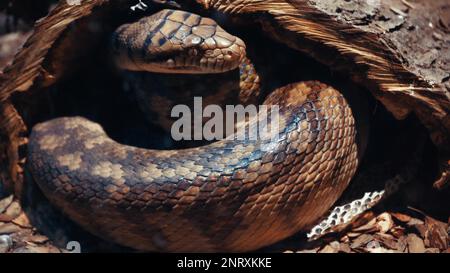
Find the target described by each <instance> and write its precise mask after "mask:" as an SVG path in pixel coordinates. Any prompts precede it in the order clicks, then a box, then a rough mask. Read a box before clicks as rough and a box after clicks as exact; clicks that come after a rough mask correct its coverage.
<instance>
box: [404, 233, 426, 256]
mask: <svg viewBox="0 0 450 273" xmlns="http://www.w3.org/2000/svg"><path fill="white" fill-rule="evenodd" d="M406 242H407V243H408V250H409V253H424V252H425V244H424V243H423V240H422V239H421V238H420V237H419V236H417V235H416V234H414V233H410V234H408V236H407V237H406Z"/></svg>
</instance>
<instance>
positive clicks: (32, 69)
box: [0, 0, 450, 189]
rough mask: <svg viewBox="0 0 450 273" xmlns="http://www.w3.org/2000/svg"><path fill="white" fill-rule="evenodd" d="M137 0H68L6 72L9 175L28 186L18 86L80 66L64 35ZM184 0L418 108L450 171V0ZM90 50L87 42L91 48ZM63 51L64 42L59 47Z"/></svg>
mask: <svg viewBox="0 0 450 273" xmlns="http://www.w3.org/2000/svg"><path fill="white" fill-rule="evenodd" d="M136 2H137V1H131V0H117V1H108V0H92V1H87V2H83V4H82V5H80V6H76V5H75V6H68V5H67V4H66V3H65V1H62V2H61V4H60V5H59V6H58V7H57V8H56V9H54V10H53V11H52V12H51V13H50V14H49V16H48V17H46V18H45V19H44V20H40V21H39V22H38V23H37V24H36V26H35V28H34V34H32V36H31V37H30V39H29V40H28V42H27V43H26V44H25V46H24V49H23V50H22V51H21V52H20V53H19V54H18V55H17V56H16V58H15V62H14V63H13V65H11V66H10V67H9V68H7V69H5V71H4V76H3V79H0V80H1V82H0V160H1V162H2V164H1V165H0V175H1V176H0V179H1V181H2V182H3V183H4V184H6V185H7V187H8V188H10V189H12V188H13V185H16V187H17V189H18V188H20V184H21V181H22V179H23V176H22V167H21V164H23V155H21V154H19V151H21V149H20V147H21V145H24V144H26V141H27V138H26V136H27V133H28V130H29V129H30V128H27V127H26V125H25V123H24V122H23V120H22V118H21V116H20V115H19V114H18V113H17V111H16V109H15V107H14V105H13V104H12V102H11V99H10V98H11V95H12V94H13V93H15V92H29V91H31V90H33V91H36V90H39V89H41V88H44V87H48V86H50V85H52V84H54V83H55V82H57V81H58V80H60V79H62V77H63V76H64V74H65V73H70V69H71V68H70V69H69V67H68V65H67V63H70V62H71V60H73V59H72V58H73V57H74V56H76V52H75V51H74V50H75V49H74V48H70V52H71V54H66V55H64V56H61V54H59V55H58V54H57V53H56V54H55V52H58V50H55V48H59V50H64V44H67V43H61V41H58V39H57V38H58V37H60V35H61V34H62V33H63V32H65V31H71V30H70V29H71V28H69V26H70V25H71V24H72V23H74V22H76V23H78V22H79V20H80V18H84V17H86V16H88V15H90V14H91V13H93V12H94V13H95V12H96V11H98V10H102V12H104V11H105V9H106V8H114V9H115V10H116V11H117V10H120V9H121V10H123V11H126V10H128V7H129V6H131V5H133V4H136ZM181 4H182V5H183V6H184V5H186V7H192V5H194V6H195V7H196V8H198V7H203V8H204V9H206V10H210V11H211V10H218V11H221V12H224V13H229V14H234V15H236V16H238V17H239V16H240V15H241V14H250V16H251V17H250V18H253V19H254V20H256V21H258V22H260V24H261V27H262V28H263V29H264V30H265V32H266V33H267V34H268V35H270V36H272V37H273V38H275V39H278V40H280V41H282V42H284V43H285V44H287V45H289V46H290V47H293V48H295V49H298V50H301V51H303V52H306V53H307V54H309V55H311V56H313V57H314V58H315V59H317V60H318V61H320V62H322V63H325V64H327V65H328V66H329V67H330V68H332V69H334V70H336V71H340V72H343V73H347V74H350V75H351V76H352V78H353V79H354V80H355V81H357V82H359V83H361V84H363V85H365V86H366V87H367V88H368V89H369V90H370V91H372V93H373V95H374V96H375V97H376V98H377V99H378V100H379V101H381V102H382V103H383V104H384V105H385V106H386V108H387V109H388V110H389V111H391V112H392V113H393V115H394V116H395V117H397V118H399V119H402V118H405V117H406V116H407V115H408V114H409V113H412V112H414V113H415V114H416V115H417V116H418V117H419V119H420V120H421V121H422V123H423V124H424V125H425V126H426V127H427V128H428V129H429V131H430V135H431V137H432V139H433V141H434V143H435V144H436V145H437V146H438V147H439V149H440V151H441V156H442V158H443V160H442V163H443V164H442V168H443V169H442V170H443V172H442V177H441V179H440V180H439V183H440V184H439V185H441V186H442V185H444V184H445V183H446V181H447V180H448V177H449V174H448V170H449V161H448V159H449V158H450V157H449V156H448V153H449V150H450V148H449V147H450V115H449V113H450V95H449V94H450V3H449V2H448V0H434V1H429V0H415V1H412V0H409V1H408V2H407V1H404V0H403V1H402V0H354V1H346V0H337V1H329V0H310V1H307V0H264V1H261V0H229V1H217V0H212V1H208V0H197V4H194V3H193V1H186V2H184V1H183V3H181ZM84 50H86V49H85V48H84ZM59 52H61V51H59Z"/></svg>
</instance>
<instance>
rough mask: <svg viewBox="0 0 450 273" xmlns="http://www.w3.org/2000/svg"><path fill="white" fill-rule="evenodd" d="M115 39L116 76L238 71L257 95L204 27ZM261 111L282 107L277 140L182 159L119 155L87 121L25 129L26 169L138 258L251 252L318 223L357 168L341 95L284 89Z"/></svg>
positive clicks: (147, 152)
mask: <svg viewBox="0 0 450 273" xmlns="http://www.w3.org/2000/svg"><path fill="white" fill-rule="evenodd" d="M112 40H113V42H112V48H113V49H112V55H113V57H114V59H115V62H116V64H117V65H118V66H119V67H120V68H121V69H124V70H129V71H149V72H158V73H194V74H197V73H201V74H202V73H223V72H226V71H230V70H234V69H236V68H238V67H241V83H242V84H241V85H240V86H241V92H242V93H243V94H244V95H243V97H246V95H245V94H248V89H249V88H254V85H252V84H248V80H247V76H248V75H244V76H243V74H245V73H246V72H245V71H244V72H243V71H242V70H245V69H242V68H243V67H244V68H245V67H248V66H249V65H250V64H249V61H248V59H247V58H246V57H245V55H246V51H245V44H244V42H243V41H242V40H241V39H239V38H237V37H235V36H232V35H231V34H228V33H227V32H225V31H224V30H223V29H222V28H221V27H220V26H218V25H217V23H216V22H215V21H213V20H212V19H208V18H203V17H200V16H198V15H195V14H192V13H188V12H184V11H175V10H163V11H160V12H158V13H156V14H154V15H151V16H149V17H145V18H142V19H141V20H139V21H138V22H134V23H130V24H125V25H122V26H120V27H119V28H118V29H117V30H116V31H115V32H114V34H113V37H112ZM247 72H248V71H247ZM248 74H251V73H248ZM205 77H206V75H205ZM252 77H253V78H252V82H253V81H254V80H255V76H254V75H253V76H252ZM246 81H247V82H246ZM246 92H247V93H246ZM250 93H252V92H250ZM264 104H265V105H269V106H271V105H278V106H279V113H280V122H279V124H280V127H279V132H278V133H279V138H277V139H258V140H257V141H250V140H248V139H244V140H237V139H233V138H232V137H231V138H230V137H228V138H226V139H224V140H219V141H217V142H214V143H212V144H208V145H205V146H201V147H196V148H189V149H181V150H151V149H143V148H137V147H132V146H126V145H123V144H120V143H118V142H116V141H114V140H112V139H111V138H109V137H108V136H107V135H106V133H105V132H104V131H103V129H102V127H101V126H100V125H98V124H96V123H94V122H92V121H89V120H87V119H85V118H82V117H62V118H57V119H53V120H50V121H46V122H43V123H40V124H37V125H36V126H34V128H33V129H32V132H31V135H30V139H29V144H28V148H29V155H28V161H27V166H28V170H29V171H30V173H31V174H32V177H33V179H34V180H35V181H36V182H37V183H38V185H39V187H40V188H41V189H42V191H43V193H44V194H45V195H46V197H47V198H48V199H49V200H50V201H51V202H52V203H53V204H54V205H55V206H57V207H58V208H60V209H61V210H62V211H63V212H64V213H65V214H67V215H68V216H69V218H71V219H72V220H74V221H75V222H76V223H78V224H79V225H81V226H82V227H83V228H85V229H86V230H88V231H90V232H91V233H93V234H96V235H98V236H100V237H102V238H104V239H106V240H111V241H114V242H116V243H119V244H122V245H125V246H129V247H132V248H135V249H138V250H145V251H173V252H181V251H183V252H184V251H202V252H210V251H232V252H241V251H250V250H255V249H258V248H261V247H264V246H267V245H269V244H272V243H275V242H277V241H280V240H282V239H284V238H286V237H288V236H290V235H293V234H294V233H296V232H298V231H299V230H304V229H305V228H307V227H310V226H311V225H313V224H314V223H316V222H317V220H318V219H319V218H320V217H321V216H322V215H323V214H324V213H325V212H326V211H327V210H328V209H329V208H330V207H331V206H332V205H333V203H334V202H335V201H336V200H337V198H338V197H339V196H340V195H341V194H342V192H343V191H344V189H345V188H346V187H347V185H348V183H349V181H350V179H351V178H352V176H353V175H354V173H355V170H356V168H357V165H358V148H357V144H356V129H355V120H354V117H353V114H352V111H351V109H350V107H349V105H348V104H347V101H346V99H345V98H344V97H343V95H342V94H341V93H340V92H338V91H337V90H335V89H333V88H332V87H330V86H327V85H325V84H322V83H320V82H314V81H313V82H298V83H292V84H289V85H286V86H284V87H281V88H278V89H276V90H274V91H273V92H271V93H270V94H269V95H268V97H267V98H266V99H265V101H264ZM250 126H254V124H252V123H251V124H250Z"/></svg>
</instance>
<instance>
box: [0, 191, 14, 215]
mask: <svg viewBox="0 0 450 273" xmlns="http://www.w3.org/2000/svg"><path fill="white" fill-rule="evenodd" d="M13 198H14V196H13V195H10V196H8V197H6V198H4V199H2V200H0V213H3V212H5V210H6V208H7V207H8V206H9V205H10V204H11V202H12V201H13Z"/></svg>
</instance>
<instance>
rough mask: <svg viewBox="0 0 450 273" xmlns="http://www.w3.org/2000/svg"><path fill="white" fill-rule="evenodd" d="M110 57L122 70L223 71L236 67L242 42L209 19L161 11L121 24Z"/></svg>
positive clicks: (186, 13)
mask: <svg viewBox="0 0 450 273" xmlns="http://www.w3.org/2000/svg"><path fill="white" fill-rule="evenodd" d="M112 43H113V57H114V59H115V62H116V64H117V66H118V67H119V68H121V69H125V70H132V71H148V72H157V73H183V74H200V73H222V72H226V71H230V70H233V69H236V68H237V67H238V66H239V64H240V63H241V62H242V60H243V59H244V57H245V54H246V53H245V43H244V42H243V41H242V40H241V39H240V38H238V37H236V36H233V35H231V34H229V33H227V32H226V31H225V30H224V29H222V28H221V27H220V26H219V25H217V23H216V22H215V21H214V20H212V19H209V18H205V17H201V16H199V15H196V14H193V13H190V12H185V11H178V10H162V11H160V12H158V13H156V14H154V15H152V16H149V17H145V18H142V19H141V20H139V21H137V22H135V23H131V24H125V25H122V26H120V27H119V28H118V29H117V30H116V31H115V32H114V35H113V38H112Z"/></svg>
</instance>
